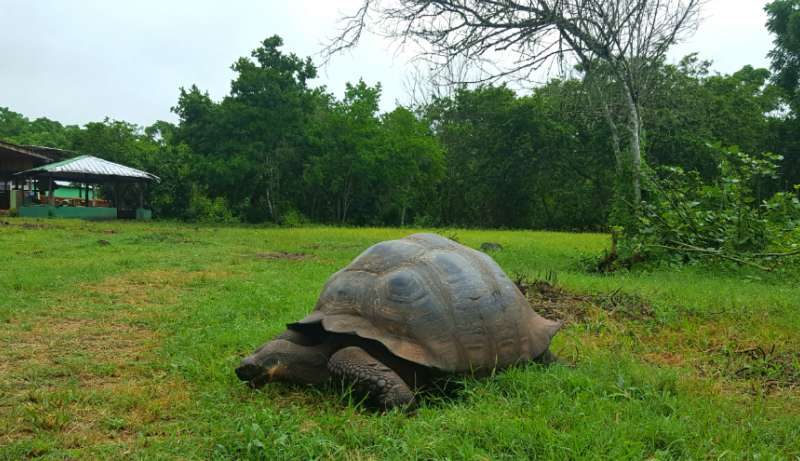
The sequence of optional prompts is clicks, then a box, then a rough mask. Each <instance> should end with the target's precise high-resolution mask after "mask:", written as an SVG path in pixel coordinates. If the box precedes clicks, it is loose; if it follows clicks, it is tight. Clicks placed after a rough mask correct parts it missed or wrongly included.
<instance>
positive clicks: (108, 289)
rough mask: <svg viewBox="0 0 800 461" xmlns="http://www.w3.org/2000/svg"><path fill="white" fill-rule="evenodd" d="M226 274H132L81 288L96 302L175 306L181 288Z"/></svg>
mask: <svg viewBox="0 0 800 461" xmlns="http://www.w3.org/2000/svg"><path fill="white" fill-rule="evenodd" d="M229 275H230V274H229V273H227V272H221V271H211V270H207V271H195V272H184V271H147V272H134V273H128V274H125V275H122V276H116V277H108V278H106V279H104V280H102V281H100V282H97V283H85V284H83V285H82V288H83V290H84V291H85V292H86V293H88V294H89V295H93V297H94V298H95V299H96V300H98V301H102V302H107V303H109V304H113V305H119V304H121V305H135V306H155V305H166V304H173V303H175V302H176V301H177V296H178V294H179V293H180V287H181V286H183V285H186V284H188V283H191V282H193V281H195V280H202V279H217V278H224V277H227V276H229Z"/></svg>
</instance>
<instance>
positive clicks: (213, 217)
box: [186, 186, 235, 223]
mask: <svg viewBox="0 0 800 461" xmlns="http://www.w3.org/2000/svg"><path fill="white" fill-rule="evenodd" d="M186 214H187V216H186V218H187V219H188V220H190V221H199V222H207V223H229V222H234V221H235V219H234V217H233V213H231V211H230V209H229V208H228V205H227V203H226V202H225V199H224V198H222V197H216V198H213V199H212V198H210V197H208V196H207V195H206V193H205V191H204V190H202V189H201V188H200V187H198V186H193V187H192V194H191V197H190V199H189V209H188V210H187V212H186Z"/></svg>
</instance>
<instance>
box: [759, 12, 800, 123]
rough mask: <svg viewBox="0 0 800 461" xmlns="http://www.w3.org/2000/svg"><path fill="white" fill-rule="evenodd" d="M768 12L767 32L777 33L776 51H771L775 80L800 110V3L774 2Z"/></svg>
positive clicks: (793, 104) (770, 56)
mask: <svg viewBox="0 0 800 461" xmlns="http://www.w3.org/2000/svg"><path fill="white" fill-rule="evenodd" d="M764 10H766V12H767V29H768V30H769V31H770V32H772V33H773V34H775V40H774V41H773V44H774V46H775V47H774V48H773V49H772V50H771V51H770V52H769V55H768V56H769V58H770V59H771V61H772V70H773V71H774V72H775V74H774V75H773V77H772V78H773V81H774V82H775V83H776V84H777V85H779V86H780V87H782V88H783V89H784V90H785V91H786V94H787V95H788V96H789V101H790V102H791V104H792V106H793V107H794V108H795V110H797V109H798V108H800V99H798V98H799V97H800V94H799V93H798V90H800V0H773V1H772V2H770V3H768V4H767V5H766V6H765V7H764Z"/></svg>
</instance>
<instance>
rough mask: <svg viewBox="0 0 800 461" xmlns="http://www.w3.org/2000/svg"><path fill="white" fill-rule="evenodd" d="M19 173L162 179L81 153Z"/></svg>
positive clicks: (50, 175)
mask: <svg viewBox="0 0 800 461" xmlns="http://www.w3.org/2000/svg"><path fill="white" fill-rule="evenodd" d="M17 174H19V175H23V176H47V177H52V178H59V179H67V180H78V181H80V180H97V179H101V178H102V177H114V178H118V179H143V180H148V181H160V179H159V178H158V176H156V175H154V174H150V173H148V172H146V171H142V170H137V169H136V168H131V167H129V166H125V165H120V164H119V163H114V162H109V161H108V160H103V159H101V158H97V157H93V156H91V155H80V156H78V157H74V158H70V159H67V160H62V161H60V162H55V163H49V164H47V165H42V166H40V167H36V168H32V169H30V170H26V171H23V172H21V173H17Z"/></svg>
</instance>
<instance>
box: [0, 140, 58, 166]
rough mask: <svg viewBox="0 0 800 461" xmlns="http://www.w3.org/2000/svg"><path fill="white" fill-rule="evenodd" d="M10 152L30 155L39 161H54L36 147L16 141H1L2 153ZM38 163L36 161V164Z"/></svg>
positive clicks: (0, 148) (21, 155) (0, 150)
mask: <svg viewBox="0 0 800 461" xmlns="http://www.w3.org/2000/svg"><path fill="white" fill-rule="evenodd" d="M3 152H8V153H10V154H11V155H16V156H20V157H30V158H33V159H34V160H36V161H38V162H52V161H53V159H52V157H49V156H47V155H44V154H43V153H41V152H37V151H35V150H34V149H31V148H29V147H28V146H20V145H17V144H14V143H10V142H8V141H0V153H3ZM35 164H36V163H34V165H35Z"/></svg>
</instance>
